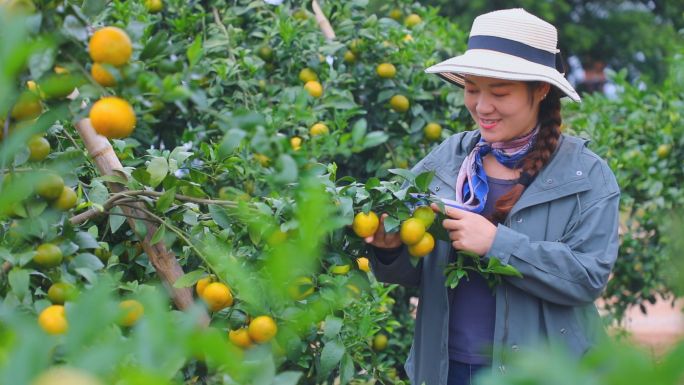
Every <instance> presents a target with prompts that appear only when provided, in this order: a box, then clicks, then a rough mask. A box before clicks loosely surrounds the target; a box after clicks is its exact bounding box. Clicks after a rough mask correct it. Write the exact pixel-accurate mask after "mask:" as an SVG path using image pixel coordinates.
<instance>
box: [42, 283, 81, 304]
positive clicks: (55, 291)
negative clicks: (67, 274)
mask: <svg viewBox="0 0 684 385" xmlns="http://www.w3.org/2000/svg"><path fill="white" fill-rule="evenodd" d="M76 294H77V291H76V288H75V287H74V286H73V285H72V284H70V283H66V282H57V283H53V284H52V285H51V286H50V288H49V289H48V293H47V296H48V299H49V300H50V302H52V303H53V304H54V305H64V302H66V301H69V300H72V299H74V297H76Z"/></svg>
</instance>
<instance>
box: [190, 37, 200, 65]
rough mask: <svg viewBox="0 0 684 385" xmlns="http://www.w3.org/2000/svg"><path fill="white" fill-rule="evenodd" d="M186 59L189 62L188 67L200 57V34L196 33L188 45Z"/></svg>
mask: <svg viewBox="0 0 684 385" xmlns="http://www.w3.org/2000/svg"><path fill="white" fill-rule="evenodd" d="M187 53H188V61H189V62H190V67H192V66H194V65H195V64H197V62H198V61H199V59H200V58H201V57H202V39H201V36H200V35H197V37H196V38H195V41H194V42H193V43H192V45H190V47H188V52H187Z"/></svg>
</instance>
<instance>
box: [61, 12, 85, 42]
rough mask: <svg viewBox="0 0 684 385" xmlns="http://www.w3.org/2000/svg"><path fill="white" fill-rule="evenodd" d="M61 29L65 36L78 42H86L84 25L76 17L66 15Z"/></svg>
mask: <svg viewBox="0 0 684 385" xmlns="http://www.w3.org/2000/svg"><path fill="white" fill-rule="evenodd" d="M62 29H63V30H64V32H65V34H66V35H68V36H71V37H73V38H74V39H76V40H78V41H86V40H87V39H88V31H86V27H85V25H83V23H81V21H80V20H78V18H77V17H76V16H73V15H67V16H66V17H65V18H64V24H63V25H62Z"/></svg>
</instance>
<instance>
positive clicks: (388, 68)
mask: <svg viewBox="0 0 684 385" xmlns="http://www.w3.org/2000/svg"><path fill="white" fill-rule="evenodd" d="M375 72H376V73H377V74H378V76H380V77H381V78H383V79H391V78H393V77H394V75H396V74H397V68H396V67H395V66H394V64H392V63H382V64H379V65H378V66H377V68H376V69H375Z"/></svg>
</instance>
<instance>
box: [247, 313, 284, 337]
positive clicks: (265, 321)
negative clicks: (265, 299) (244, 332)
mask: <svg viewBox="0 0 684 385" xmlns="http://www.w3.org/2000/svg"><path fill="white" fill-rule="evenodd" d="M248 332H249V338H251V339H252V341H254V342H257V343H264V342H268V341H270V340H271V339H272V338H273V337H275V335H276V334H277V333H278V326H277V325H276V323H275V321H274V320H273V318H271V317H269V316H267V315H261V316H258V317H256V318H254V319H253V320H252V321H251V322H250V323H249V329H248Z"/></svg>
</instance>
